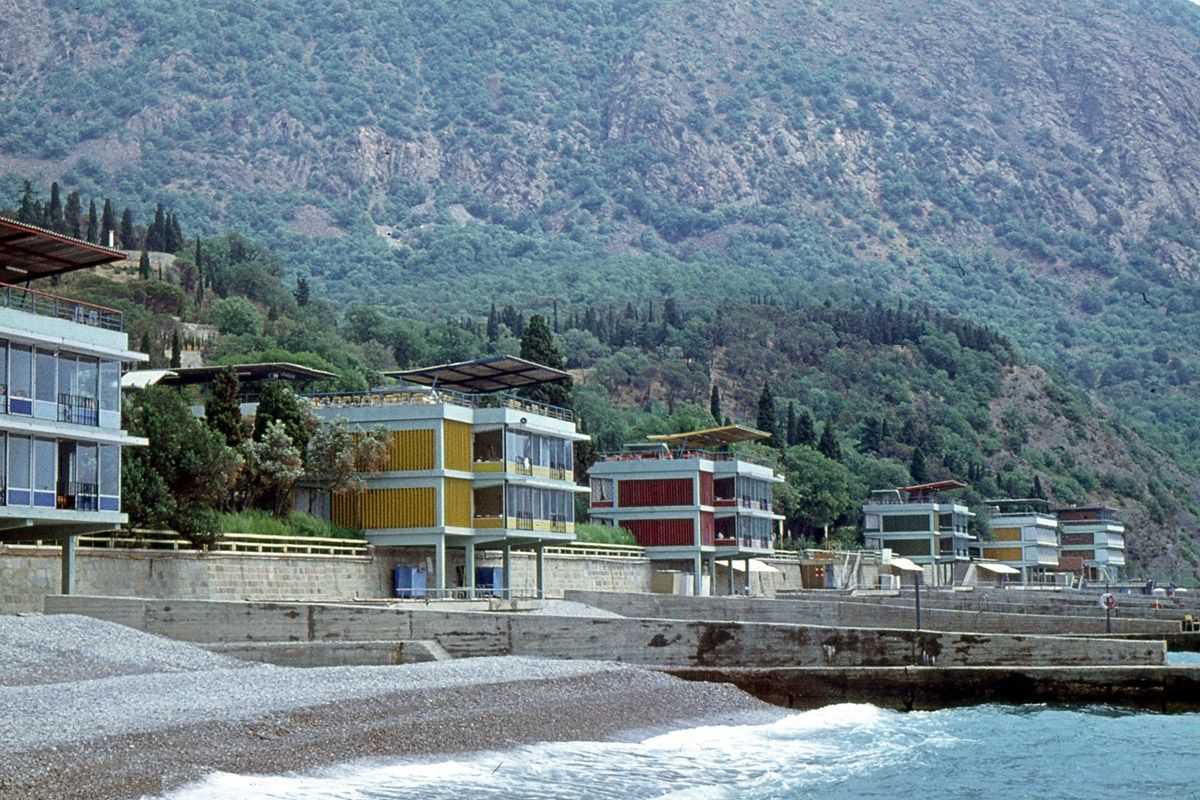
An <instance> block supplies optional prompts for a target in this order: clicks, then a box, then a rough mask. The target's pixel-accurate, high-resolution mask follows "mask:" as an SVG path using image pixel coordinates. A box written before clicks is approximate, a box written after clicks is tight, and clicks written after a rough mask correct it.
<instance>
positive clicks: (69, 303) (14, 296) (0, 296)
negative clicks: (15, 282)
mask: <svg viewBox="0 0 1200 800" xmlns="http://www.w3.org/2000/svg"><path fill="white" fill-rule="evenodd" d="M0 307H3V308H12V309H16V310H17V311H26V312H28V313H30V314H37V315H38V316H42V317H55V318H56V319H65V320H68V321H70V322H77V323H79V324H80V325H90V326H92V327H93V328H104V329H105V330H110V331H119V330H122V327H121V325H122V322H121V312H120V311H116V310H114V309H111V308H105V307H104V306H97V305H93V304H91V303H85V302H83V301H82V300H70V299H68V298H66V297H58V296H56V295H52V294H46V293H45V292H39V291H37V290H35V289H25V288H22V287H20V286H12V285H10V284H7V283H0Z"/></svg>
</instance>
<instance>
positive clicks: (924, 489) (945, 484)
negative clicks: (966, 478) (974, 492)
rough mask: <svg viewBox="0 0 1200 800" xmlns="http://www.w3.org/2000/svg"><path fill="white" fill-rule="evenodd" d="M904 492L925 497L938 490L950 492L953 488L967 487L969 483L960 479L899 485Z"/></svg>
mask: <svg viewBox="0 0 1200 800" xmlns="http://www.w3.org/2000/svg"><path fill="white" fill-rule="evenodd" d="M897 488H898V489H899V490H900V491H902V492H907V493H908V494H909V495H910V496H911V495H916V496H917V497H924V496H925V495H930V494H937V493H938V492H948V491H950V490H951V489H965V488H967V485H966V484H965V483H960V482H958V481H937V482H935V483H922V484H918V485H916V486H899V487H897Z"/></svg>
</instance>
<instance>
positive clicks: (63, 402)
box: [58, 392, 100, 426]
mask: <svg viewBox="0 0 1200 800" xmlns="http://www.w3.org/2000/svg"><path fill="white" fill-rule="evenodd" d="M58 421H59V422H70V423H73V424H75V425H91V426H97V425H99V424H100V402H99V401H98V400H97V399H96V398H94V397H85V396H83V395H77V394H64V393H62V392H59V394H58Z"/></svg>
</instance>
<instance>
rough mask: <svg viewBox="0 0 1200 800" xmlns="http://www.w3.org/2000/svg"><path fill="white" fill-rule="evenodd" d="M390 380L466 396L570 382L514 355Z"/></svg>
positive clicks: (565, 375) (561, 374)
mask: <svg viewBox="0 0 1200 800" xmlns="http://www.w3.org/2000/svg"><path fill="white" fill-rule="evenodd" d="M383 374H384V375H387V376H388V377H390V378H399V379H400V380H403V381H408V382H409V383H416V384H420V385H422V386H432V387H434V388H438V389H451V390H453V391H457V392H463V393H465V394H491V393H493V392H508V391H512V390H513V389H523V388H526V387H529V386H537V385H539V384H542V383H557V382H560V381H568V380H571V373H569V372H565V371H563V370H561V369H554V368H552V367H547V366H543V365H542V364H536V363H534V362H532V361H527V360H526V359H523V358H517V357H516V356H492V357H491V358H480V359H476V360H475V361H459V362H456V363H454V364H439V365H438V366H435V367H422V368H420V369H406V370H399V371H396V372H385V373H383Z"/></svg>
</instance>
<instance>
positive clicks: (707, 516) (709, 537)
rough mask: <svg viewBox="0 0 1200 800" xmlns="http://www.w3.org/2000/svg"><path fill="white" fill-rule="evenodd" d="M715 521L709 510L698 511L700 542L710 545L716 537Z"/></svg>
mask: <svg viewBox="0 0 1200 800" xmlns="http://www.w3.org/2000/svg"><path fill="white" fill-rule="evenodd" d="M716 529H717V525H716V522H714V521H713V515H712V512H711V511H701V512H700V544H702V545H708V546H710V547H711V546H712V545H713V543H714V540H715V539H716Z"/></svg>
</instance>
